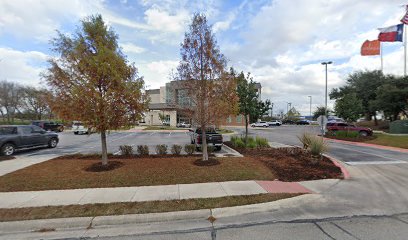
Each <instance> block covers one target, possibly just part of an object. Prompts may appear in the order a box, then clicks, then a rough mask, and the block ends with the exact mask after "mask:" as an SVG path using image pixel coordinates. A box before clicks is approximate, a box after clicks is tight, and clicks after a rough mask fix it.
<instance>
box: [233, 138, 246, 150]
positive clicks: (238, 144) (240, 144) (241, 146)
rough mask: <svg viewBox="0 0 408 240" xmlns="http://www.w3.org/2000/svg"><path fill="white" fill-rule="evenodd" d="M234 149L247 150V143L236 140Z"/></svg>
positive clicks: (240, 139) (239, 139)
mask: <svg viewBox="0 0 408 240" xmlns="http://www.w3.org/2000/svg"><path fill="white" fill-rule="evenodd" d="M234 147H237V148H245V143H244V141H243V140H242V138H237V140H235V144H234Z"/></svg>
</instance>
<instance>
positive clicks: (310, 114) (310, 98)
mask: <svg viewBox="0 0 408 240" xmlns="http://www.w3.org/2000/svg"><path fill="white" fill-rule="evenodd" d="M307 97H308V98H309V100H310V112H309V116H310V117H311V116H312V96H307ZM312 120H313V119H312Z"/></svg>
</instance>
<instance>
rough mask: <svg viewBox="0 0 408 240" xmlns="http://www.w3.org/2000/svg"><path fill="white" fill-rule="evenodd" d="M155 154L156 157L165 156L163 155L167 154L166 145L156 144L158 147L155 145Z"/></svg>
mask: <svg viewBox="0 0 408 240" xmlns="http://www.w3.org/2000/svg"><path fill="white" fill-rule="evenodd" d="M156 154H158V155H165V154H167V145H166V144H158V145H156Z"/></svg>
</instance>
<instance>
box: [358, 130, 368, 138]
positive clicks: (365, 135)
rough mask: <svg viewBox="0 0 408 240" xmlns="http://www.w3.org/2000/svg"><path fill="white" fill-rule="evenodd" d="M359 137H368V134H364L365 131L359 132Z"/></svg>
mask: <svg viewBox="0 0 408 240" xmlns="http://www.w3.org/2000/svg"><path fill="white" fill-rule="evenodd" d="M360 136H362V137H367V136H368V132H366V131H360Z"/></svg>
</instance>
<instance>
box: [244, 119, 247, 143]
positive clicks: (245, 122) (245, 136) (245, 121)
mask: <svg viewBox="0 0 408 240" xmlns="http://www.w3.org/2000/svg"><path fill="white" fill-rule="evenodd" d="M244 117H245V146H246V145H247V142H248V116H247V115H245V116H244Z"/></svg>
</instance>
